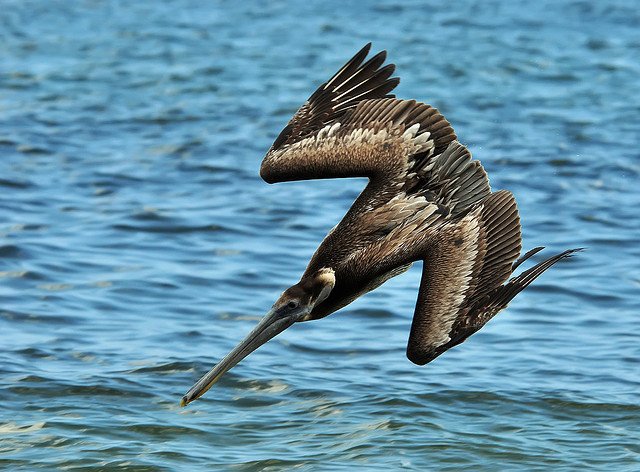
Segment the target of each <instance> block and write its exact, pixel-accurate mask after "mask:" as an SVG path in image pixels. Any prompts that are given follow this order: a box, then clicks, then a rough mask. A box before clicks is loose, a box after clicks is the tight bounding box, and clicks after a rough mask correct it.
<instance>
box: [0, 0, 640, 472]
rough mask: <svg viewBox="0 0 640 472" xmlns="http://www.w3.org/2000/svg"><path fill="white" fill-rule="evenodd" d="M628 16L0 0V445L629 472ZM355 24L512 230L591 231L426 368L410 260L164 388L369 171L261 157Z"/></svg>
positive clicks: (235, 331) (357, 5)
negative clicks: (440, 123)
mask: <svg viewBox="0 0 640 472" xmlns="http://www.w3.org/2000/svg"><path fill="white" fill-rule="evenodd" d="M265 3H266V2H265ZM639 31H640V9H639V8H638V6H637V3H636V2H634V1H631V0H629V1H623V0H618V1H608V2H605V1H603V2H589V1H566V2H556V1H552V0H547V1H540V2H529V1H527V2H525V1H517V2H515V1H514V2H497V1H491V0H485V1H472V0H465V1H459V2H455V3H449V2H421V1H420V2H418V1H410V0H409V1H407V0H405V1H402V2H380V1H378V2H369V3H366V4H365V3H364V2H355V1H349V2H338V1H324V2H317V3H316V2H303V1H299V2H293V3H285V2H272V3H269V5H261V6H258V5H257V4H256V5H254V4H251V3H249V2H246V3H245V2H196V1H188V0H175V1H171V2H169V1H167V2H153V3H151V2H148V3H147V2H118V1H98V0H96V1H89V0H87V1H82V2H64V1H59V2H58V1H39V2H38V1H25V0H15V1H10V0H5V1H3V2H2V5H1V7H0V279H1V280H0V403H1V405H2V407H1V408H2V409H1V410H0V468H2V469H6V470H18V469H20V468H21V469H24V470H33V469H36V468H44V469H66V470H81V469H83V468H87V469H91V470H95V469H100V470H203V471H204V470H237V471H278V470H290V469H296V470H305V471H306V470H313V471H317V470H323V471H324V470H326V471H340V470H370V471H376V470H385V471H389V470H405V469H406V470H417V471H424V470H461V469H463V468H467V469H468V470H584V469H600V470H639V469H640V393H639V392H640V363H639V361H640V244H639V241H640V216H639V215H640V211H639V208H640V190H639V187H640V152H639V151H638V149H639V147H638V143H640V118H639V117H640V106H639V105H638V97H640V79H639V77H640V53H639V51H640V34H639ZM368 41H373V43H374V48H377V49H387V50H388V51H389V55H390V59H391V60H392V61H393V62H395V63H396V64H397V66H398V74H399V75H400V76H401V77H402V83H401V84H400V86H399V87H398V89H397V92H398V95H399V96H401V97H405V98H416V99H420V100H423V101H427V102H429V103H431V104H433V105H435V106H437V107H439V108H440V109H441V110H442V112H443V113H444V114H445V115H446V116H447V118H448V119H449V120H450V121H451V123H452V124H453V125H454V127H455V129H456V131H457V133H458V136H459V137H460V139H461V141H463V142H464V143H465V144H467V145H468V146H469V147H470V149H471V150H472V152H473V153H474V155H475V156H476V157H477V158H479V159H481V160H482V162H483V163H484V165H485V167H486V169H487V171H488V172H489V175H490V177H491V182H492V186H493V188H495V189H500V188H507V189H510V190H511V191H513V192H514V194H515V195H516V197H517V199H518V202H519V205H520V211H521V216H522V222H523V231H524V240H525V241H524V246H525V248H529V247H533V246H535V245H546V246H548V248H549V250H548V251H549V253H551V252H552V251H560V250H563V249H565V248H570V247H580V246H586V247H588V251H586V252H584V253H581V254H580V255H579V256H577V257H575V258H573V259H572V260H570V261H567V262H566V263H562V264H560V265H559V266H557V267H555V268H554V269H553V270H551V271H549V272H548V273H546V274H545V275H544V276H543V277H542V278H541V279H540V280H539V281H538V282H536V284H535V285H534V286H532V287H531V288H530V289H529V290H527V291H526V292H524V293H523V294H522V295H520V296H519V297H518V298H517V299H516V300H515V301H514V302H513V303H512V305H511V306H510V307H509V309H508V310H506V311H505V312H503V313H501V314H500V315H499V316H498V317H497V318H496V319H495V320H493V321H492V322H491V323H490V324H489V325H488V326H486V328H484V329H483V330H482V331H481V332H480V333H478V334H477V335H475V336H473V337H472V338H471V339H469V340H468V341H467V342H466V343H464V344H463V345H462V346H459V347H457V348H455V349H453V350H451V351H450V352H448V353H447V354H445V355H444V356H442V357H440V358H438V359H437V360H436V361H435V362H433V363H432V364H429V365H427V366H426V367H417V366H415V365H413V364H411V363H410V362H409V361H408V360H407V359H406V358H405V356H404V349H405V345H406V340H407V336H408V332H409V326H410V323H411V316H412V313H413V307H414V303H415V299H416V294H417V286H418V283H419V276H420V267H419V265H418V266H417V267H414V268H413V269H412V270H411V271H409V272H408V273H406V274H404V275H402V276H400V277H398V278H396V279H393V280H391V281H390V282H388V283H387V284H385V285H384V286H383V287H381V288H380V289H378V290H377V291H375V292H373V293H371V294H369V295H367V296H365V297H363V298H362V299H361V300H358V301H357V302H355V303H353V305H351V306H349V307H348V308H346V309H344V310H342V312H340V313H337V314H335V315H332V316H330V317H328V318H326V319H324V320H321V321H317V322H312V323H304V324H300V325H296V326H294V327H293V328H291V329H290V330H289V331H288V332H286V333H284V334H283V335H281V336H279V337H278V338H276V339H275V340H273V341H271V342H270V343H269V344H268V345H267V346H265V347H263V348H262V349H260V350H259V351H258V352H256V353H254V354H253V355H252V356H250V357H249V358H247V359H246V360H245V361H244V362H243V363H242V364H240V365H239V366H238V367H236V368H235V369H234V370H233V371H231V372H230V373H229V374H227V375H226V376H225V377H224V379H223V380H222V381H221V382H220V383H219V384H218V385H216V387H214V389H212V390H211V391H210V392H209V393H208V394H207V395H206V396H205V397H204V398H203V399H202V400H201V401H198V402H195V403H193V404H192V405H190V406H189V407H188V408H186V409H181V408H179V406H178V402H179V400H180V397H181V395H182V394H183V393H184V392H185V391H186V390H187V389H188V388H189V387H190V386H191V384H192V383H193V382H194V381H195V380H197V378H198V377H199V376H200V375H201V374H202V373H204V372H205V371H206V370H208V369H209V368H210V367H211V366H212V365H213V364H214V363H215V362H216V361H217V360H218V359H219V358H220V357H221V356H222V355H224V354H225V353H226V352H227V351H228V350H229V349H231V348H232V347H233V346H234V345H235V343H236V342H237V341H238V340H240V339H241V337H243V336H244V334H245V333H246V332H247V331H248V330H249V329H250V328H251V327H252V326H253V324H254V323H255V322H256V320H258V319H259V318H260V316H261V315H262V314H263V313H264V312H265V311H266V310H267V309H268V308H269V307H270V306H271V304H272V303H273V301H274V300H275V298H276V297H277V296H278V295H279V293H280V292H281V291H282V290H283V289H284V288H286V287H287V286H288V285H290V284H292V283H294V282H296V281H297V280H298V277H299V276H300V274H301V273H302V271H303V270H304V268H305V266H306V263H307V261H308V259H309V257H310V256H311V254H312V253H313V251H314V250H315V248H316V246H317V245H318V243H319V242H320V241H321V239H322V238H323V236H324V235H325V234H326V232H327V231H328V230H329V229H330V228H331V227H332V226H333V225H335V224H336V223H337V222H338V221H339V219H340V217H341V216H342V214H343V213H344V212H345V211H346V209H347V208H348V207H349V205H350V203H351V202H352V200H353V199H354V198H355V196H356V195H357V194H358V192H359V191H360V189H361V188H362V187H363V185H364V182H363V181H359V180H352V181H315V182H298V183H290V184H281V185H276V186H269V185H267V184H265V183H264V182H262V181H261V180H260V178H259V176H258V168H259V164H260V161H261V159H262V157H263V155H264V153H265V152H266V150H267V149H268V147H269V145H270V144H271V142H272V140H273V139H274V137H275V136H276V135H277V133H278V132H279V131H280V129H281V128H282V126H283V125H284V123H285V122H286V121H287V120H288V119H289V117H290V115H291V114H292V113H293V111H294V110H295V109H296V108H297V106H299V105H300V104H301V103H302V101H304V100H305V99H306V97H307V96H308V95H309V94H310V93H311V92H312V91H313V89H314V88H315V87H316V86H317V85H318V84H319V83H320V82H322V81H323V80H326V79H327V78H328V77H329V76H330V74H332V73H333V72H334V71H335V70H336V69H337V67H339V66H340V65H341V64H342V63H343V62H344V60H345V59H347V58H348V57H350V56H351V55H352V54H353V53H354V52H355V51H357V50H358V49H359V48H360V47H361V46H362V45H363V44H365V43H366V42H368ZM536 260H540V258H538V257H536Z"/></svg>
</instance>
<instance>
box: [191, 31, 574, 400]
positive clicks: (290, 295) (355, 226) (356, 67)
mask: <svg viewBox="0 0 640 472" xmlns="http://www.w3.org/2000/svg"><path fill="white" fill-rule="evenodd" d="M369 49H370V44H367V45H366V46H365V47H364V48H363V49H362V50H361V51H359V52H358V53H357V54H356V55H355V56H354V57H353V58H352V59H351V60H349V61H348V62H347V63H346V64H345V65H344V66H343V67H342V68H341V69H340V70H339V71H338V72H337V73H336V74H335V75H334V76H333V77H332V78H331V79H329V80H328V81H327V82H326V83H324V84H322V85H321V86H320V87H319V88H318V90H316V92H314V93H313V94H312V95H311V97H310V98H309V99H308V100H307V102H306V103H305V104H304V105H303V106H302V107H301V108H300V109H299V110H298V112H296V114H295V115H294V116H293V118H292V119H291V121H290V122H289V123H288V124H287V126H286V127H285V128H284V130H283V131H282V132H281V133H280V135H279V136H278V137H277V139H276V140H275V142H274V144H273V146H272V147H271V149H270V150H269V152H268V153H267V155H266V157H265V158H264V160H263V162H262V166H261V168H260V175H261V176H262V178H263V179H264V180H265V181H267V182H269V183H274V182H283V181H292V180H306V179H322V178H336V177H368V178H369V183H368V185H367V186H366V188H365V189H364V190H363V192H362V193H361V194H360V196H359V197H358V198H357V199H356V201H355V202H354V204H353V206H352V207H351V208H350V209H349V211H348V212H347V214H346V215H345V216H344V218H343V219H342V221H341V222H340V223H339V224H338V225H337V226H336V227H335V228H334V229H333V230H332V231H331V232H330V233H329V234H328V235H327V237H326V238H325V239H324V241H322V243H321V244H320V246H319V248H318V249H317V251H316V253H315V254H314V255H313V257H312V258H311V261H310V262H309V265H308V267H307V269H306V271H305V273H304V274H303V276H302V278H301V280H300V282H298V283H297V284H295V285H293V286H292V287H290V288H289V289H287V290H286V291H285V292H284V293H283V294H282V296H281V297H280V298H279V299H278V301H276V303H275V304H274V306H273V308H272V310H271V311H270V312H269V313H268V314H267V316H266V317H265V318H264V319H263V321H262V322H261V323H260V324H259V325H258V326H257V327H256V328H255V329H254V331H252V333H250V334H249V336H247V338H246V339H245V340H244V341H243V342H242V343H240V345H239V346H238V347H237V348H236V349H234V351H232V352H231V353H230V354H229V355H228V356H227V357H226V358H225V359H223V360H222V361H221V362H220V363H219V364H218V365H217V366H216V367H214V369H212V371H211V372H209V373H208V374H207V375H205V376H204V377H203V378H202V379H201V380H200V381H199V382H198V383H197V384H196V385H195V386H194V387H193V388H192V389H191V390H190V391H189V393H187V395H185V397H184V398H183V404H186V403H189V402H190V401H193V400H194V399H196V398H198V397H199V396H200V395H202V394H203V393H204V392H205V391H206V390H208V388H210V387H211V385H213V383H215V382H216V381H217V380H218V379H219V378H220V377H221V376H222V375H223V374H224V373H225V372H226V371H227V370H229V369H230V368H231V367H233V366H234V365H235V364H236V363H237V362H239V361H240V360H241V359H242V358H244V357H245V356H246V355H248V354H249V353H250V352H252V351H253V350H255V349H256V348H257V347H259V346H260V345H261V344H263V343H264V342H266V341H267V340H269V339H271V338H272V337H273V336H275V335H277V334H278V333H280V332H281V331H283V330H284V329H286V328H287V327H289V326H291V325H292V324H293V323H295V322H297V321H308V320H313V319H319V318H322V317H324V316H327V315H329V314H331V313H333V312H335V311H336V310H339V309H340V308H342V307H344V306H346V305H348V304H349V303H351V302H352V301H353V300H355V299H356V298H358V297H359V296H361V295H363V294H364V293H366V292H369V291H371V290H373V289H375V288H376V287H378V286H380V285H381V284H382V283H384V282H385V281H386V280H388V279H389V278H391V277H394V276H396V275H398V274H400V273H402V272H404V271H406V270H407V269H408V268H409V267H410V266H411V264H412V263H413V262H416V261H422V262H423V270H422V281H421V283H420V291H419V295H418V301H417V304H416V309H415V313H414V317H413V323H412V326H411V333H410V336H409V343H408V347H407V356H408V358H409V359H410V360H411V361H412V362H414V363H416V364H425V363H427V362H429V361H431V360H433V359H434V358H436V357H437V356H439V355H440V354H442V353H443V352H444V351H446V350H447V349H449V348H451V347H453V346H455V345H456V344H459V343H461V342H463V341H464V340H465V339H466V338H468V337H469V336H470V335H472V334H473V333H475V332H476V331H478V330H479V329H480V328H481V327H482V326H484V324H486V323H487V321H489V319H491V318H492V317H493V316H494V315H495V314H496V313H498V311H500V310H501V309H503V308H504V307H506V306H507V304H508V303H509V302H510V301H511V300H512V299H513V297H514V296H515V295H517V294H518V293H519V292H520V291H522V290H523V289H524V288H526V287H527V286H528V285H529V284H530V283H531V282H532V281H533V280H534V279H535V278H537V277H538V276H539V275H540V274H541V273H542V272H544V271H545V270H546V269H548V268H549V267H551V265H553V264H555V263H556V262H557V261H559V260H561V259H563V258H566V257H568V256H570V255H571V254H572V253H573V252H575V251H576V250H569V251H565V252H563V253H561V254H558V255H556V256H553V257H551V258H549V259H547V260H545V261H544V262H541V263H539V264H537V265H536V266H534V267H533V268H531V269H529V270H527V271H525V272H523V273H522V274H521V275H520V276H517V277H515V278H512V279H511V280H509V277H510V276H511V274H512V272H513V271H514V269H515V268H516V267H517V266H518V265H519V264H520V263H522V262H523V261H524V260H526V259H527V258H529V257H530V256H531V255H533V254H535V253H536V252H537V251H539V250H540V249H541V248H536V249H534V250H532V251H529V252H528V253H527V254H525V255H524V256H523V257H522V258H520V259H518V256H519V254H520V250H521V234H520V231H521V230H520V219H519V216H518V208H517V205H516V202H515V199H514V197H513V195H512V194H511V193H510V192H508V191H506V190H500V191H498V192H495V193H492V191H491V188H490V186H489V180H488V178H487V174H486V172H485V171H484V169H483V167H482V165H481V164H480V162H479V161H475V160H473V159H472V157H471V154H470V153H469V151H468V150H467V148H466V147H465V146H463V145H462V144H460V143H459V142H458V141H457V138H456V135H455V133H454V131H453V129H452V127H451V125H450V124H449V122H448V121H447V120H446V119H445V118H444V117H443V116H442V115H441V114H440V113H439V112H438V110H437V109H435V108H433V107H431V106H430V105H426V104H424V103H419V102H416V101H414V100H399V99H396V98H394V96H393V95H390V92H391V91H392V90H393V88H394V87H395V86H396V85H397V84H398V82H399V79H397V78H392V77H391V76H392V74H393V72H394V69H395V67H394V66H393V65H392V64H389V65H386V66H383V63H384V60H385V58H386V53H385V52H381V53H378V54H376V55H375V56H373V58H371V59H370V60H368V61H366V62H365V58H366V56H367V54H368V52H369Z"/></svg>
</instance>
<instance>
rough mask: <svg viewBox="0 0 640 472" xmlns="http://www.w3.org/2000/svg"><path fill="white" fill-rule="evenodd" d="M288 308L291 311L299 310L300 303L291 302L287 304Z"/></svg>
mask: <svg viewBox="0 0 640 472" xmlns="http://www.w3.org/2000/svg"><path fill="white" fill-rule="evenodd" d="M287 308H290V309H291V310H293V309H294V308H298V302H297V301H296V300H291V301H290V302H289V303H287Z"/></svg>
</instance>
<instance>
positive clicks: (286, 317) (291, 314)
mask: <svg viewBox="0 0 640 472" xmlns="http://www.w3.org/2000/svg"><path fill="white" fill-rule="evenodd" d="M335 283H336V277H335V274H334V271H333V270H332V269H327V268H324V269H320V270H318V271H316V272H314V273H313V274H310V275H305V276H304V277H302V279H301V280H300V282H298V283H297V284H295V285H292V286H291V287H289V288H288V289H287V290H285V291H284V292H283V293H282V295H280V297H279V298H278V300H277V301H276V302H275V303H274V304H273V307H271V310H269V312H268V313H267V314H266V315H265V316H264V318H262V320H260V322H259V323H258V324H257V326H256V327H255V328H254V329H253V330H252V331H251V332H250V333H249V334H248V335H247V337H245V338H244V340H242V341H241V342H240V344H238V345H237V346H236V347H235V348H234V349H233V350H232V351H231V352H230V353H229V354H227V355H226V356H225V357H224V358H223V359H222V360H221V361H220V362H219V363H218V364H217V365H216V366H215V367H214V368H213V369H211V370H210V371H209V372H208V373H207V374H206V375H204V376H203V377H202V378H201V379H200V380H198V382H197V383H196V384H195V385H194V386H193V387H191V389H190V390H189V391H188V392H187V393H186V395H185V396H184V397H182V401H181V402H180V404H181V405H182V406H186V405H187V404H189V403H191V402H192V401H194V400H196V399H198V398H200V397H201V396H202V395H203V394H204V393H205V392H206V391H207V390H209V389H210V388H211V387H212V386H213V385H214V384H215V383H216V382H217V381H218V380H219V379H220V378H221V377H222V376H223V375H224V374H225V373H226V372H228V371H229V370H230V369H231V368H232V367H233V366H235V365H236V364H237V363H238V362H240V361H241V360H242V359H244V358H245V357H247V356H248V355H249V354H251V353H252V352H253V351H255V350H256V349H258V348H259V347H260V346H262V345H263V344H264V343H266V342H267V341H269V340H270V339H272V338H273V337H275V336H277V335H278V334H280V333H281V332H283V331H284V330H285V329H287V328H288V327H289V326H291V325H292V324H294V323H296V322H298V321H307V320H309V319H311V312H312V311H313V308H314V307H315V306H316V305H318V304H319V303H321V302H322V301H324V300H325V299H326V298H327V297H328V296H329V294H330V293H331V290H332V289H333V287H334V285H335Z"/></svg>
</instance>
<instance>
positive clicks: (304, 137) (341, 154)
mask: <svg viewBox="0 0 640 472" xmlns="http://www.w3.org/2000/svg"><path fill="white" fill-rule="evenodd" d="M369 48H370V45H367V46H365V48H363V49H362V50H361V51H360V52H358V54H356V55H355V56H354V57H353V58H352V59H351V60H350V61H348V62H347V63H346V64H345V65H344V66H343V67H342V68H341V69H340V70H339V71H338V72H337V73H336V74H335V75H334V76H333V77H332V78H331V79H330V80H329V81H328V82H326V83H325V84H323V85H322V86H320V88H319V89H318V90H316V92H315V93H313V95H311V97H310V98H309V100H307V102H306V103H305V104H304V105H303V106H302V107H301V108H300V109H299V110H298V111H297V112H296V114H295V115H294V117H293V118H292V119H291V121H290V122H289V124H288V125H287V126H286V127H285V128H284V130H283V131H282V132H281V133H280V135H279V136H278V138H277V139H276V141H275V142H274V144H273V145H272V146H271V149H270V150H269V152H268V153H267V155H266V156H265V158H264V160H263V162H262V166H261V168H260V175H261V176H262V178H263V179H264V180H265V181H267V182H269V183H273V182H283V181H290V180H305V179H317V178H334V177H362V176H366V177H372V176H374V175H381V174H384V175H388V174H389V173H396V174H398V178H400V179H402V177H404V175H406V173H407V171H408V169H407V168H408V167H409V166H410V163H411V161H412V160H411V159H410V156H416V158H415V159H413V160H421V159H422V158H423V157H424V156H426V155H433V154H434V153H435V154H438V153H441V152H442V151H444V149H446V147H447V145H448V144H449V143H451V141H453V140H454V139H455V138H456V136H455V133H454V132H453V129H452V128H451V126H450V124H449V123H448V122H447V120H445V119H444V117H443V116H442V115H441V114H440V113H439V112H438V110H436V109H435V108H433V107H431V106H429V105H426V104H424V103H417V102H415V101H414V100H396V99H394V98H392V97H393V95H389V92H390V91H391V90H392V89H393V88H394V87H395V86H396V85H397V84H398V82H399V79H397V78H391V74H392V73H393V71H394V66H393V64H389V65H387V66H382V64H383V62H384V60H385V58H386V53H385V52H384V51H382V52H380V53H378V54H376V55H375V56H373V57H372V58H371V59H370V60H368V61H366V62H364V60H365V58H366V55H367V53H368V51H369Z"/></svg>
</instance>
